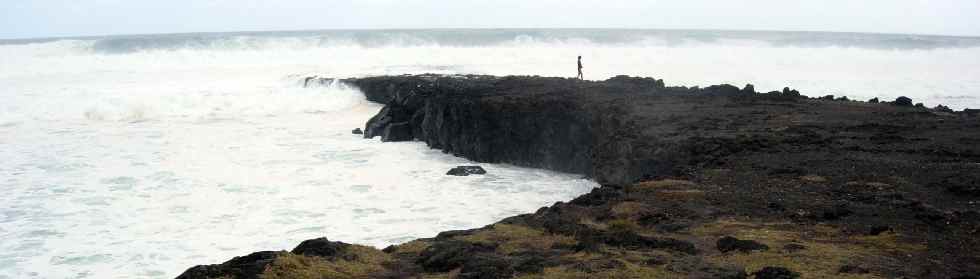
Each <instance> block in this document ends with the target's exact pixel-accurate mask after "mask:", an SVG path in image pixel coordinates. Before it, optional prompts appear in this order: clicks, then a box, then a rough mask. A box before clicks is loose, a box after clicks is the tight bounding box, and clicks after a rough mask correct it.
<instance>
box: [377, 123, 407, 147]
mask: <svg viewBox="0 0 980 279" xmlns="http://www.w3.org/2000/svg"><path fill="white" fill-rule="evenodd" d="M412 139H413V136H412V125H411V124H409V123H408V122H407V121H405V122H398V123H391V124H389V125H388V126H385V129H384V132H383V133H382V134H381V141H385V142H389V141H410V140H412Z"/></svg>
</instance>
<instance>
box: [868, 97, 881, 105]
mask: <svg viewBox="0 0 980 279" xmlns="http://www.w3.org/2000/svg"><path fill="white" fill-rule="evenodd" d="M878 102H879V101H878V97H874V98H871V100H868V103H872V104H877V103H878Z"/></svg>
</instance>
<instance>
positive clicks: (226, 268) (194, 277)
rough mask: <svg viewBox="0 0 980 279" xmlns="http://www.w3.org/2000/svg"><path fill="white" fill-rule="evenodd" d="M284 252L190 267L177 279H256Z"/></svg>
mask: <svg viewBox="0 0 980 279" xmlns="http://www.w3.org/2000/svg"><path fill="white" fill-rule="evenodd" d="M282 253H285V252H276V251H262V252H255V253H251V254H248V255H246V256H241V257H235V258H232V259H231V260H229V261H227V262H224V263H222V264H216V265H199V266H195V267H191V268H190V269H188V270H187V271H184V273H182V274H180V276H177V279H207V278H225V277H227V278H242V279H258V278H260V277H261V276H260V275H261V274H262V272H264V271H265V269H266V267H268V266H269V264H271V263H272V262H273V261H275V260H276V258H278V257H279V255H280V254H282Z"/></svg>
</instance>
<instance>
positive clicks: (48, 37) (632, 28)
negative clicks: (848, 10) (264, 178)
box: [0, 27, 980, 41]
mask: <svg viewBox="0 0 980 279" xmlns="http://www.w3.org/2000/svg"><path fill="white" fill-rule="evenodd" d="M423 30H428V31H451V30H596V31H599V30H634V31H643V30H647V31H652V30H658V31H722V32H760V33H834V34H862V35H908V36H928V37H947V38H969V39H980V35H945V34H926V33H893V32H862V31H825V30H776V29H727V28H646V27H554V28H552V27H546V28H536V27H436V28H412V27H409V28H387V27H379V28H375V27H365V28H318V29H270V30H238V31H194V32H158V33H154V32H150V33H115V34H98V35H67V36H41V37H13V38H0V41H34V40H39V41H44V40H64V39H96V38H109V37H127V36H167V35H198V34H256V33H279V32H285V33H288V32H322V31H423Z"/></svg>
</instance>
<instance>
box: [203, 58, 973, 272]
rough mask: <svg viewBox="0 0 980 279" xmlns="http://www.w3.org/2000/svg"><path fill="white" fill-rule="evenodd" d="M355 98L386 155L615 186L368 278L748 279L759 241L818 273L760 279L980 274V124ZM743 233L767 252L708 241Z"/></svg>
mask: <svg viewBox="0 0 980 279" xmlns="http://www.w3.org/2000/svg"><path fill="white" fill-rule="evenodd" d="M323 82H326V81H325V79H319V80H315V81H314V80H311V81H309V83H310V84H317V83H321V84H322V83H323ZM329 82H333V81H332V80H329ZM344 82H345V83H348V84H350V85H353V86H355V87H357V88H359V89H360V90H361V91H363V92H364V94H365V95H366V96H367V98H368V99H369V100H371V101H374V102H379V103H383V104H385V107H384V108H383V109H382V110H381V111H380V112H379V113H378V115H376V116H375V117H374V118H372V120H371V121H370V122H369V123H368V125H366V127H365V128H366V129H364V132H365V136H367V137H373V136H382V137H384V134H385V132H386V130H387V129H389V127H393V126H394V129H395V130H399V129H400V131H397V132H398V133H389V136H388V138H389V139H392V138H400V139H405V140H419V141H421V142H425V143H426V144H427V145H428V146H430V147H431V148H436V149H440V150H442V151H444V152H447V153H451V154H453V155H456V156H460V157H464V158H467V159H470V160H473V161H476V162H491V163H508V164H514V165H519V166H526V167H536V168H543V169H549V170H555V171H562V172H568V173H574V174H579V175H584V176H586V177H589V178H592V179H593V180H595V181H596V182H598V183H600V184H601V185H602V186H601V187H598V188H595V189H593V190H592V191H591V192H590V193H588V194H585V195H582V196H579V197H577V198H574V199H572V200H571V201H569V202H557V203H555V204H554V205H552V206H548V207H544V208H541V209H539V210H537V211H535V212H534V213H529V214H521V215H518V216H512V217H508V218H505V219H504V220H501V221H500V222H498V223H496V224H494V225H491V226H486V227H483V228H476V229H466V230H459V231H450V232H443V233H439V234H438V235H437V236H436V237H434V238H426V239H418V240H414V241H411V242H408V243H405V244H402V245H397V246H394V247H392V248H389V249H385V250H384V251H385V252H386V253H387V254H380V255H375V256H377V257H369V255H372V254H371V253H367V254H362V255H365V256H364V257H363V258H364V259H368V258H370V260H367V261H363V262H361V261H354V262H359V263H360V264H363V265H364V266H359V268H363V269H361V270H365V271H369V272H368V273H369V274H370V276H367V277H370V278H414V277H420V276H436V277H438V276H442V277H449V276H464V277H475V278H480V277H483V278H496V277H510V276H512V275H526V274H533V273H546V272H550V271H553V270H557V271H564V272H571V273H574V274H570V275H571V276H578V277H583V276H584V277H594V278H606V277H615V276H617V275H624V274H623V273H622V272H624V271H625V272H637V271H639V272H643V271H644V270H643V269H644V268H650V267H651V266H652V267H653V268H656V269H657V271H656V272H655V274H642V273H641V274H636V276H635V277H639V278H644V276H645V277H653V278H657V276H659V277H668V278H746V277H747V274H746V272H745V267H742V266H738V265H736V264H731V265H729V264H728V262H727V261H726V258H729V257H743V256H744V255H743V256H739V255H738V254H733V252H734V251H758V250H759V249H765V248H762V247H763V246H764V245H763V244H762V242H764V243H779V244H780V247H781V249H780V251H778V252H775V253H766V254H765V255H764V256H765V257H766V258H767V259H768V258H769V257H773V260H774V262H781V261H786V262H787V266H816V267H819V268H808V269H805V270H799V271H798V272H796V271H791V270H788V269H785V268H776V267H770V268H766V269H763V270H758V272H757V273H756V274H755V277H756V278H795V277H797V276H799V277H805V278H833V277H835V276H840V275H839V274H838V271H841V270H839V269H840V268H841V266H840V264H842V263H840V262H839V261H838V259H836V258H834V256H833V255H836V254H839V253H849V252H850V251H853V249H854V247H861V249H860V250H861V253H862V254H867V257H861V259H858V260H857V261H854V262H845V263H844V264H850V265H857V264H859V265H860V267H861V268H864V269H867V270H870V271H873V272H874V273H875V275H876V276H881V277H887V278H901V277H905V278H956V276H961V275H968V274H978V273H980V256H977V252H976V248H975V247H980V237H978V235H980V233H978V232H980V212H977V211H976V197H977V196H980V194H978V193H980V191H978V190H977V187H975V185H978V183H977V181H978V179H977V176H976V174H977V173H980V165H978V164H977V163H978V162H980V140H978V139H980V125H977V123H978V122H977V114H980V113H978V111H980V110H977V111H974V110H966V111H963V112H957V113H944V112H941V111H940V110H926V109H909V108H908V107H902V106H894V105H872V104H869V103H864V102H844V101H833V102H832V101H824V100H817V99H811V98H809V97H806V96H802V95H799V92H796V91H795V90H791V89H789V88H786V89H785V90H784V91H785V92H780V91H774V92H769V93H764V94H759V93H754V94H753V93H751V91H754V89H753V90H748V89H738V88H735V87H734V86H730V85H720V86H709V87H706V88H700V87H679V86H672V87H667V86H664V85H663V81H661V80H658V79H652V78H636V77H627V76H618V77H615V78H612V79H609V80H606V81H581V80H574V79H565V78H547V77H513V76H512V77H491V76H437V75H418V76H393V77H392V76H388V77H368V78H356V79H348V80H344ZM872 101H873V100H872ZM888 103H891V102H888ZM908 103H909V104H911V100H908ZM406 126H407V127H406ZM392 132H395V131H392ZM409 135H410V136H411V138H409ZM735 231H738V232H746V233H751V234H752V235H753V236H752V238H753V240H755V241H757V242H751V241H747V240H739V239H736V238H731V239H728V238H723V239H716V238H714V237H712V236H724V235H726V234H732V233H735ZM756 231H766V232H771V234H770V233H761V234H756V233H753V232H756ZM814 233H816V235H814ZM874 234H879V235H878V236H874ZM808 235H809V236H813V237H809V236H808ZM869 235H870V236H869ZM785 236H801V237H792V238H791V239H786V238H785ZM804 236H807V237H804ZM892 236H899V237H892ZM769 237H775V238H774V239H769ZM826 239H833V241H824V240H826ZM787 240H789V241H792V243H790V244H787V242H786V241H787ZM869 241H870V242H869ZM323 242H324V243H326V245H325V246H326V247H331V246H330V243H331V242H329V241H327V240H324V241H323ZM869 244H870V245H869ZM879 244H880V245H879ZM698 247H701V248H702V249H703V248H706V247H718V248H719V250H724V251H728V253H718V252H713V251H699V250H698ZM806 247H809V249H806ZM817 248H819V250H821V251H834V252H831V253H827V254H824V253H815V252H819V251H817ZM366 249H369V248H366ZM801 249H803V250H801ZM352 250H358V251H360V250H359V249H352ZM326 251H328V253H326V254H327V255H329V254H334V253H333V252H329V251H332V250H330V249H327V250H326ZM806 251H809V252H806ZM376 252H377V253H382V252H380V251H376ZM838 252H839V253H838ZM350 253H353V252H350ZM800 253H804V254H805V256H806V257H800V256H801V255H802V254H800ZM346 254H348V253H344V252H340V253H339V255H346ZM250 256H251V255H250ZM748 256H750V257H751V254H750V255H748ZM334 257H337V256H334ZM340 257H341V258H343V256H340ZM250 258H253V259H251V260H241V261H237V262H238V263H226V264H221V265H211V266H199V267H195V268H192V269H191V270H188V273H187V274H191V275H193V274H198V275H199V277H186V278H201V277H200V276H207V277H220V276H225V275H228V276H227V277H232V278H234V277H239V276H237V275H232V274H245V273H243V272H242V270H243V268H244V269H248V270H252V271H254V270H257V269H258V267H263V266H264V263H263V262H262V261H263V259H268V258H263V257H250ZM312 258H313V259H312V260H309V259H308V260H309V261H312V262H311V263H315V261H317V260H321V257H319V256H317V257H312ZM349 263H350V262H349ZM895 263H901V264H900V265H896V264H895ZM332 264H333V263H327V264H326V265H327V266H330V265H332ZM789 264H792V265H789ZM236 266H237V267H236ZM552 267H553V268H554V269H552ZM624 269H626V270H624ZM647 271H649V270H647ZM798 273H802V274H798ZM201 274H203V275H201ZM253 274H254V273H253ZM794 274H795V276H794ZM625 275H634V274H632V273H629V274H625ZM188 276H190V275H188Z"/></svg>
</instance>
